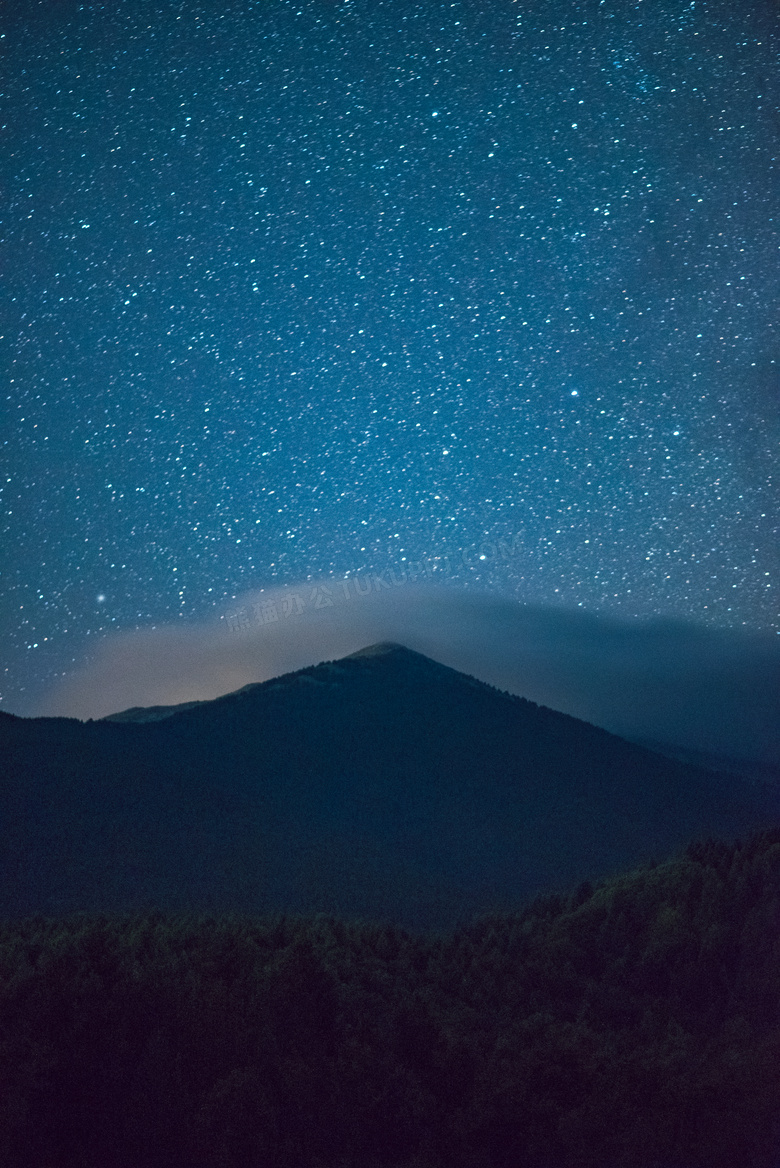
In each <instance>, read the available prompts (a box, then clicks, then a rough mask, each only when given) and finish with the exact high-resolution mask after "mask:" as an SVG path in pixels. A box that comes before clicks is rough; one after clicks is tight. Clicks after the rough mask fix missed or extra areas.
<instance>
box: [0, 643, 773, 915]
mask: <svg viewBox="0 0 780 1168" xmlns="http://www.w3.org/2000/svg"><path fill="white" fill-rule="evenodd" d="M183 706H185V707H186V708H182V706H179V707H173V709H172V712H170V713H167V712H166V713H164V714H163V716H160V709H159V707H158V708H157V710H156V711H155V709H154V708H152V717H151V718H150V717H148V714H149V711H148V710H147V711H146V712H145V716H143V717H141V718H139V717H138V716H135V717H131V718H128V717H127V714H128V713H131V712H132V711H124V712H120V715H119V716H109V717H108V718H104V719H100V720H97V721H94V722H80V721H78V720H76V719H19V718H15V717H14V716H13V715H7V717H6V718H4V719H0V758H2V764H0V775H1V776H2V782H1V783H0V815H2V820H3V822H4V823H5V824H6V832H5V835H4V837H2V838H0V915H3V914H6V915H16V916H18V915H20V914H21V915H24V914H25V913H30V912H62V911H79V910H84V911H114V910H124V909H127V908H136V907H138V908H145V907H160V908H162V909H170V910H178V909H195V910H198V911H203V910H205V911H217V910H222V909H237V910H240V911H251V912H258V911H260V912H262V911H285V912H310V911H314V912H332V913H337V914H340V915H346V916H353V917H354V916H358V917H364V918H371V919H387V920H392V921H397V922H399V923H402V924H410V925H423V926H425V927H427V926H429V925H436V926H440V925H443V926H446V925H449V924H452V923H453V922H455V921H457V920H460V919H464V918H468V917H469V916H471V915H473V914H475V913H480V912H484V911H490V910H494V909H495V910H499V909H504V908H511V907H516V906H517V905H519V904H520V903H522V902H523V901H524V900H525V899H527V897H528V896H530V895H532V894H535V893H537V892H544V891H549V890H551V889H555V888H559V887H567V886H570V885H572V884H574V883H577V882H578V881H580V880H584V879H590V878H593V877H596V878H601V877H602V876H607V875H610V874H612V873H615V872H617V871H620V870H623V869H626V868H628V867H631V866H632V865H634V864H636V863H638V862H642V861H644V860H646V859H650V858H653V857H655V858H663V857H664V856H665V855H668V854H669V853H670V852H672V851H674V850H675V849H678V848H679V847H682V846H684V845H685V844H686V843H688V842H689V840H690V839H691V838H693V837H696V836H700V835H707V834H710V835H722V836H725V837H727V838H729V837H731V838H733V837H734V836H735V835H738V834H740V833H743V832H746V831H749V830H752V829H753V828H754V827H761V826H771V825H772V824H774V823H776V822H778V821H780V807H778V798H777V793H776V792H775V791H774V790H773V789H770V788H765V787H762V786H761V785H760V784H754V783H753V784H751V783H749V782H748V781H747V780H745V781H741V780H734V781H726V780H725V779H724V776H722V775H721V776H718V775H716V774H713V773H711V772H708V771H705V770H702V769H701V768H697V767H695V766H690V765H688V764H686V763H682V762H677V761H675V760H671V759H667V758H664V757H662V756H660V755H658V754H654V753H653V752H651V751H649V750H648V749H646V748H645V747H641V746H637V745H635V744H632V743H630V742H628V741H627V740H625V739H622V738H620V737H618V736H617V735H614V734H612V733H610V732H609V731H607V730H604V729H602V728H600V727H597V726H593V725H591V724H590V723H587V722H583V721H581V720H580V719H577V718H574V717H571V716H570V715H567V714H562V713H559V712H558V711H555V710H552V709H549V708H548V707H545V706H538V705H536V704H535V703H533V702H530V701H528V700H527V699H525V698H521V697H518V696H517V695H514V694H509V693H506V692H504V691H501V690H498V689H496V688H495V687H493V686H491V685H489V684H488V683H486V682H482V681H479V680H478V679H476V678H473V677H470V676H468V675H466V674H463V673H460V672H459V671H458V670H455V669H451V668H450V667H449V666H446V665H443V664H441V663H440V662H436V661H434V660H432V659H431V658H428V657H426V656H425V654H422V653H417V652H416V651H414V650H409V649H406V648H405V647H404V646H399V645H397V644H393V643H390V644H388V643H386V642H379V643H378V644H377V645H374V646H366V647H365V649H364V650H359V651H358V652H356V653H354V654H350V655H349V656H347V657H344V658H340V659H338V660H335V661H327V662H320V663H319V664H317V665H313V666H308V667H306V668H304V669H301V670H296V671H293V672H292V673H289V674H284V675H282V676H280V677H277V678H271V679H269V680H267V681H264V682H256V683H250V684H249V685H247V686H243V687H242V688H241V689H239V690H236V691H234V692H233V693H230V694H224V695H222V696H221V697H218V698H215V699H213V700H211V701H203V702H193V703H183ZM163 710H166V708H165V707H163ZM122 713H123V714H124V717H123V716H122Z"/></svg>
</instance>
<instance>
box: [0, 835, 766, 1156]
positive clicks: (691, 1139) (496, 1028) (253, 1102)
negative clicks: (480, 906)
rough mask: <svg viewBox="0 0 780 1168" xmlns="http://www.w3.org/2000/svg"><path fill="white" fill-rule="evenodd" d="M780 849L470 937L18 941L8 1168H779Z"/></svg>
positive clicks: (359, 927) (624, 885)
mask: <svg viewBox="0 0 780 1168" xmlns="http://www.w3.org/2000/svg"><path fill="white" fill-rule="evenodd" d="M779 926H780V829H778V830H775V831H772V832H765V833H762V834H759V835H756V836H754V837H752V838H750V839H749V840H747V842H743V843H741V844H735V845H728V844H724V843H720V842H711V841H710V842H707V843H699V844H695V845H691V846H690V847H689V848H688V849H687V851H686V852H684V853H682V854H681V855H679V856H678V857H677V858H676V859H673V860H671V861H669V862H666V863H663V864H660V865H658V866H648V867H644V868H642V869H639V870H636V871H634V872H632V873H629V874H628V875H624V876H622V877H619V878H616V879H612V880H610V881H609V882H607V883H605V884H603V885H601V886H600V887H597V888H596V889H593V888H592V887H590V886H589V885H587V884H583V885H581V886H580V887H578V888H577V889H576V890H575V891H574V892H572V893H571V894H570V895H568V896H552V897H546V898H543V899H537V900H536V901H534V902H533V903H531V904H529V905H528V906H527V907H526V908H525V909H524V910H523V911H521V912H519V913H514V914H512V915H495V916H491V917H487V918H483V919H481V920H480V921H478V922H475V923H473V924H472V925H471V926H469V927H466V928H462V929H459V930H457V931H454V932H446V933H438V934H432V933H412V932H408V931H405V930H403V929H400V928H393V927H379V926H376V925H372V924H368V923H360V922H356V921H353V922H348V921H345V920H340V919H338V918H333V917H326V916H317V917H308V918H306V917H288V918H284V917H273V918H270V917H267V918H250V917H244V916H233V917H220V916H211V917H205V916H202V917H193V916H189V917H185V916H167V915H163V914H162V913H154V914H151V915H132V916H125V915H117V916H111V915H102V916H80V917H69V918H63V919H52V918H44V917H36V918H34V919H27V920H25V921H21V922H13V923H11V922H6V923H5V924H4V925H3V926H2V927H1V928H0V1163H2V1164H3V1165H4V1166H5V1168H43V1166H44V1165H46V1166H49V1165H57V1166H58V1168H106V1166H107V1165H111V1166H112V1168H141V1166H143V1168H154V1166H159V1168H163V1166H165V1168H184V1166H187V1168H201V1166H202V1168H239V1166H240V1168H250V1166H258V1168H259V1166H263V1168H265V1166H266V1165H268V1166H271V1165H273V1166H274V1168H520V1166H521V1165H522V1166H523V1168H526V1166H527V1168H575V1166H576V1168H735V1165H745V1166H747V1165H750V1168H773V1166H774V1165H776V1164H777V1163H778V1156H779V1154H780V928H779Z"/></svg>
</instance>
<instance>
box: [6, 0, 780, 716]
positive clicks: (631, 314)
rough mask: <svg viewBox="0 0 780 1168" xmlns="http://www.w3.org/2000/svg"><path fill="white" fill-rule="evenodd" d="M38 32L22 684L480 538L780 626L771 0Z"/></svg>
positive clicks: (560, 582)
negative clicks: (234, 609) (158, 634)
mask: <svg viewBox="0 0 780 1168" xmlns="http://www.w3.org/2000/svg"><path fill="white" fill-rule="evenodd" d="M4 21H5V23H4V28H3V30H2V31H3V39H2V40H1V41H0V45H2V46H7V47H6V48H4V50H3V51H4V53H5V57H6V62H5V75H6V78H7V84H6V86H5V95H4V97H3V99H2V100H3V103H4V110H3V114H4V116H3V118H2V122H3V123H4V126H3V133H4V138H5V145H4V152H3V161H2V171H3V206H4V211H5V213H4V215H3V221H4V222H3V240H4V245H3V246H4V254H5V261H4V266H5V270H6V274H7V275H6V294H5V297H4V301H5V327H4V329H3V331H4V333H5V340H4V342H3V343H4V345H5V346H6V347H5V349H4V352H5V356H6V367H7V369H8V379H7V384H8V386H9V388H8V390H7V393H6V394H4V395H3V397H4V399H5V400H4V401H3V430H4V433H3V442H4V445H3V447H2V449H3V467H2V469H3V474H2V488H3V493H2V500H3V506H2V537H1V538H2V553H1V554H2V560H1V567H2V626H3V642H2V643H3V650H4V652H3V656H4V661H3V669H4V673H3V674H2V677H3V679H4V683H3V687H2V695H1V696H0V702H1V703H2V705H3V706H4V707H5V708H6V709H11V710H15V709H18V708H20V707H21V706H23V705H24V704H25V702H26V701H27V700H28V699H29V698H30V695H32V694H34V693H36V692H38V691H40V690H41V689H42V688H45V687H46V686H47V685H50V684H51V683H52V681H53V679H55V678H57V677H58V676H62V674H63V673H65V672H67V671H68V669H71V668H73V663H74V661H75V662H78V661H80V660H81V659H82V657H83V656H84V654H85V653H87V652H88V650H89V647H90V645H94V644H95V641H96V638H97V639H99V638H101V637H102V636H103V635H105V634H107V633H108V632H110V631H113V630H124V631H128V630H133V629H137V628H148V627H150V626H158V625H164V624H170V623H175V622H180V621H184V622H187V621H202V620H204V619H206V618H209V617H214V615H215V614H216V613H217V612H218V611H220V610H221V609H224V606H225V605H226V604H228V603H229V602H230V601H231V598H233V597H235V596H238V595H240V594H241V593H242V592H246V591H247V590H250V589H261V588H276V587H279V586H281V585H286V584H292V583H295V582H296V581H301V580H306V579H307V578H314V577H317V578H322V577H326V576H328V575H334V576H337V577H341V576H344V575H345V574H349V573H355V572H358V571H360V570H361V569H366V568H369V567H373V568H377V567H378V568H382V567H383V566H384V565H385V564H388V563H390V562H392V563H394V564H395V563H403V562H404V558H405V557H406V558H409V559H416V558H419V557H420V556H433V555H436V554H437V552H438V551H439V550H441V549H445V548H461V547H462V548H465V547H467V546H471V545H473V544H474V543H475V542H477V541H480V540H484V539H492V540H495V539H498V538H505V539H506V538H510V539H511V538H513V537H516V538H517V540H518V546H519V547H520V548H521V551H520V552H519V554H516V555H513V556H512V557H511V559H509V560H502V561H501V562H500V563H496V564H495V565H486V566H485V568H484V570H482V571H479V570H478V571H475V570H474V569H471V570H470V571H469V573H467V574H466V575H464V580H463V584H464V587H467V588H482V589H492V590H498V591H500V593H501V594H502V595H504V596H512V597H515V598H516V599H518V600H524V601H527V602H529V603H532V604H536V605H539V604H542V605H544V604H551V605H559V606H564V607H568V608H579V609H580V610H586V611H590V612H593V613H601V614H606V615H608V616H618V617H621V618H634V617H636V618H643V619H646V618H652V617H664V618H667V617H671V618H674V619H683V620H688V621H693V622H698V623H703V624H709V625H715V626H732V627H736V626H740V627H743V626H747V627H748V628H753V629H763V630H771V629H778V630H780V581H779V580H778V563H779V556H778V538H777V536H778V509H777V502H778V499H777V469H776V467H777V458H778V452H779V449H780V343H779V342H778V326H777V305H778V302H780V298H779V296H778V292H779V291H780V288H779V285H780V266H779V265H778V244H779V243H780V239H779V237H778V214H779V213H780V184H778V164H777V153H778V138H779V136H780V118H779V116H778V112H779V108H780V85H779V84H778V78H779V77H780V70H778V47H779V46H780V37H779V36H778V32H779V31H780V20H778V16H777V12H776V10H774V9H773V5H771V4H769V3H766V4H757V3H742V4H740V3H736V4H735V3H732V2H726V0H712V2H701V0H696V3H691V2H690V0H674V2H673V0H662V2H661V3H651V2H650V0H641V2H639V3H636V4H633V3H619V2H618V0H601V2H599V0H589V2H584V3H578V2H573V0H567V2H566V0H565V2H563V3H555V4H553V3H536V4H534V3H528V4H520V3H517V2H511V3H510V2H509V0H491V3H490V4H485V3H482V4H476V3H472V2H470V0H465V2H456V3H449V2H448V3H445V4H435V3H425V4H423V3H419V4H414V3H408V2H404V0H392V2H391V0H348V2H344V3H333V2H326V0H306V2H301V3H287V2H285V0H257V2H252V0H233V2H230V0H229V2H228V3H222V4H217V3H206V2H205V0H201V2H195V3H187V4H178V3H160V2H158V3H147V2H144V0H140V2H139V0H112V2H111V3H110V4H108V3H107V4H92V3H82V4H76V3H72V2H71V0H62V2H60V3H57V4H54V3H52V0H46V2H45V3H39V4H37V5H36V4H34V3H28V4H24V5H17V6H16V8H15V9H14V7H13V6H12V10H11V12H10V13H8V12H6V14H5V17H4Z"/></svg>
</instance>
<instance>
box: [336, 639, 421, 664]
mask: <svg viewBox="0 0 780 1168" xmlns="http://www.w3.org/2000/svg"><path fill="white" fill-rule="evenodd" d="M399 649H400V650H401V652H402V653H413V652H414V650H413V649H407V648H406V645H401V644H399V643H398V641H377V642H376V644H375V645H366V647H365V648H364V649H358V650H357V652H355V653H348V654H347V656H346V658H342V660H350V659H351V658H352V657H382V656H384V655H385V654H386V653H394V652H397V651H398V650H399ZM415 656H418V657H419V656H420V654H419V653H417V654H415Z"/></svg>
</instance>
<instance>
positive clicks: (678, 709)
mask: <svg viewBox="0 0 780 1168" xmlns="http://www.w3.org/2000/svg"><path fill="white" fill-rule="evenodd" d="M391 579H395V581H396V586H393V585H392V584H391V583H390V580H391ZM376 582H377V574H373V575H366V576H362V577H361V576H358V577H355V578H349V579H347V578H345V580H343V581H333V580H329V581H326V580H320V581H311V582H309V583H308V584H306V585H305V586H300V587H298V588H290V589H285V588H281V589H272V590H265V591H263V592H260V593H249V594H247V595H245V596H243V597H241V598H240V603H236V604H234V605H232V606H231V607H230V608H228V609H227V610H226V612H225V613H223V614H222V616H221V619H218V620H212V621H210V622H202V623H200V624H196V623H188V624H186V625H185V624H183V623H179V624H173V623H172V624H169V625H167V626H164V627H162V628H156V629H145V630H140V631H136V632H129V633H125V634H118V633H117V634H114V635H113V636H111V637H106V638H104V639H103V640H102V641H101V642H99V643H98V644H97V645H96V646H95V652H94V653H93V655H92V656H91V658H90V659H89V660H88V661H87V662H85V663H84V664H82V666H81V668H80V669H78V670H74V671H73V672H72V673H71V674H70V675H69V676H68V677H66V678H64V679H62V680H61V681H60V682H59V683H58V684H57V685H56V686H54V687H53V688H52V689H51V690H50V691H49V692H48V693H47V694H46V695H45V697H44V699H43V700H41V701H39V703H38V704H37V705H36V706H33V707H31V708H29V709H26V710H24V711H19V712H24V713H26V714H28V715H65V716H70V717H78V718H99V717H105V716H106V715H108V714H113V713H119V712H120V711H122V710H125V709H128V708H130V707H133V706H158V705H177V704H179V703H181V702H187V701H202V700H209V699H212V698H216V697H220V696H222V695H223V694H225V693H229V692H232V691H234V690H236V689H239V688H241V687H242V686H244V685H247V684H250V683H252V682H258V681H265V680H269V679H270V678H273V677H277V676H279V675H281V674H284V673H289V672H293V671H294V670H297V669H303V668H306V667H308V666H310V665H315V664H317V663H318V662H320V661H328V660H334V659H337V658H340V657H344V656H346V655H348V654H350V653H354V652H355V651H356V650H360V649H362V648H364V647H366V646H367V645H370V644H373V643H376V642H379V641H393V642H396V643H399V644H402V645H405V646H406V647H408V648H410V649H414V650H415V651H417V652H420V653H424V654H425V655H426V656H428V657H430V658H432V659H433V660H435V661H439V662H441V663H442V664H445V665H449V666H450V667H452V668H454V669H458V670H460V671H461V672H464V673H467V674H470V675H471V676H474V677H477V678H479V679H480V680H482V681H486V682H488V683H489V684H491V685H494V686H496V687H497V688H499V689H504V690H507V691H508V692H510V693H515V694H518V695H519V696H521V697H526V698H529V699H531V700H532V701H535V702H537V703H539V704H540V705H546V706H550V707H551V708H552V709H556V710H561V711H562V712H564V713H568V714H572V715H574V716H575V717H579V718H582V719H584V720H585V721H589V722H592V723H594V724H596V725H599V726H603V727H604V728H606V729H608V730H612V731H613V732H614V733H617V734H622V735H624V736H625V737H629V738H648V739H655V740H657V741H659V742H660V741H665V742H668V743H677V744H679V745H683V746H688V747H690V748H692V749H698V750H705V751H713V752H715V753H718V754H721V755H730V756H733V757H735V758H740V757H743V758H746V759H755V760H759V761H762V762H767V763H774V764H775V765H780V643H778V642H777V638H776V637H775V636H773V635H770V634H766V633H763V634H762V633H749V632H746V631H745V630H722V629H720V630H719V629H707V628H703V627H699V626H695V625H691V624H685V623H684V622H680V621H661V620H656V621H625V620H623V621H620V620H615V619H614V618H605V617H597V616H594V615H592V614H589V613H584V612H582V611H581V610H579V611H576V610H575V611H569V610H565V609H554V608H551V607H542V606H533V605H521V604H518V603H517V601H514V600H511V599H508V598H506V597H501V596H497V595H487V594H477V593H474V592H469V591H467V590H465V589H463V588H462V587H459V586H457V585H453V584H450V585H449V586H446V585H443V584H438V585H437V584H434V583H431V582H429V583H427V584H425V585H423V584H420V583H416V584H415V583H410V582H407V583H406V584H404V583H403V581H402V579H401V576H400V574H398V573H393V576H392V577H391V576H390V573H389V572H388V573H387V574H386V576H385V587H383V588H381V590H377V588H376ZM359 586H360V587H361V588H367V589H368V591H365V592H364V593H361V592H359V591H358V587H359ZM318 600H319V601H327V602H328V603H327V604H325V605H323V606H322V607H319V608H317V607H316V605H317V601H318ZM298 605H301V606H302V607H301V609H300V611H298Z"/></svg>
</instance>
